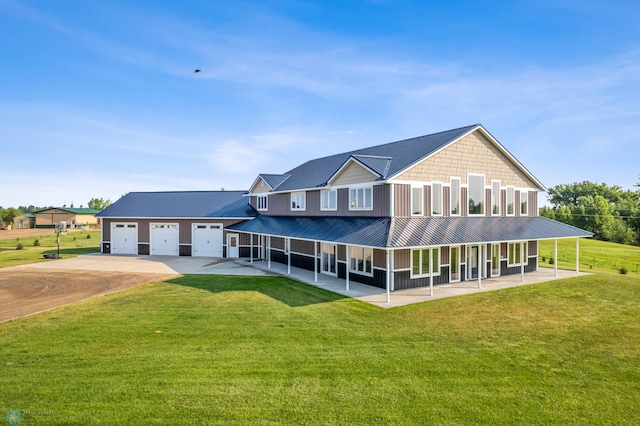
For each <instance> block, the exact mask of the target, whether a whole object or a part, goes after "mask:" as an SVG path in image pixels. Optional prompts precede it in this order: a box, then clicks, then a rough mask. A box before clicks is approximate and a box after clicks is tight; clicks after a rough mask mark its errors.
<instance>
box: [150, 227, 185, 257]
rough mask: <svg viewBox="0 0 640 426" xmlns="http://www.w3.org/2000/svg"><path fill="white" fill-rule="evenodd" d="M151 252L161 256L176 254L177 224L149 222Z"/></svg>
mask: <svg viewBox="0 0 640 426" xmlns="http://www.w3.org/2000/svg"><path fill="white" fill-rule="evenodd" d="M151 254H152V255H162V256H177V255H178V224H177V223H152V224H151Z"/></svg>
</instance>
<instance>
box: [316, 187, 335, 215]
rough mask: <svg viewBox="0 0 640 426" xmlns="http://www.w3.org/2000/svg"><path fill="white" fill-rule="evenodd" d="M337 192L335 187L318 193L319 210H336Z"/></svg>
mask: <svg viewBox="0 0 640 426" xmlns="http://www.w3.org/2000/svg"><path fill="white" fill-rule="evenodd" d="M337 209H338V193H337V191H336V190H335V189H331V190H328V191H322V192H321V193H320V210H337Z"/></svg>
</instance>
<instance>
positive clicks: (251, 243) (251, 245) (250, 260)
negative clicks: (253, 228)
mask: <svg viewBox="0 0 640 426" xmlns="http://www.w3.org/2000/svg"><path fill="white" fill-rule="evenodd" d="M249 238H251V242H250V243H249V250H250V253H249V263H253V234H249Z"/></svg>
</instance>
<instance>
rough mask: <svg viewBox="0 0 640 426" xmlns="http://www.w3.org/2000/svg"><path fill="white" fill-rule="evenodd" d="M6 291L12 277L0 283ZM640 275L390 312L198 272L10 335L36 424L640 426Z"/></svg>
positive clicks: (4, 394)
mask: <svg viewBox="0 0 640 426" xmlns="http://www.w3.org/2000/svg"><path fill="white" fill-rule="evenodd" d="M0 282H1V279H0ZM638 300H640V279H639V278H638V276H637V275H635V274H632V275H626V276H623V275H620V274H613V273H598V274H595V275H590V276H583V277H576V278H572V279H568V280H563V281H556V282H549V283H544V284H537V285H532V286H524V287H517V288H512V289H508V290H502V291H495V292H488V293H481V294H475V295H469V296H464V297H455V298H449V299H442V300H437V301H433V302H427V303H423V304H417V305H411V306H406V307H401V308H395V309H390V310H383V309H381V308H377V307H375V306H372V305H368V304H365V303H362V302H359V301H356V300H352V299H348V298H344V297H342V296H340V295H337V294H333V293H329V292H326V291H323V290H321V289H318V288H314V287H311V286H306V285H303V284H299V283H296V282H293V281H289V280H287V279H285V278H280V277H250V278H249V277H224V276H197V275H192V276H185V277H180V278H175V279H172V280H168V281H166V282H158V283H152V284H148V285H145V286H141V287H138V288H135V289H132V290H128V291H126V292H121V293H117V294H112V295H109V296H105V297H100V298H96V299H92V300H88V301H85V302H81V303H77V304H74V305H71V306H67V307H63V308H59V309H56V310H53V311H50V312H46V313H42V314H39V315H36V316H32V317H28V318H22V319H18V320H14V321H11V322H7V323H3V324H0V414H2V413H4V412H6V411H7V410H10V409H11V410H20V411H21V412H22V413H23V414H22V417H23V423H21V424H24V425H28V424H41V423H45V424H65V425H66V424H78V425H85V424H105V425H106V424H109V425H111V424H127V425H129V424H131V425H137V424H140V425H147V424H221V425H222V424H224V425H227V424H465V425H466V424H504V425H513V424H630V425H631V424H639V423H640V351H639V350H638V348H640V309H639V305H638Z"/></svg>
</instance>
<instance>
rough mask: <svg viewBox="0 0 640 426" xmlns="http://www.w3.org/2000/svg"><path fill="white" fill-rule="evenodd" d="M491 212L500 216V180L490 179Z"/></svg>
mask: <svg viewBox="0 0 640 426" xmlns="http://www.w3.org/2000/svg"><path fill="white" fill-rule="evenodd" d="M491 214H492V215H493V216H500V181H499V180H493V181H491Z"/></svg>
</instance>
